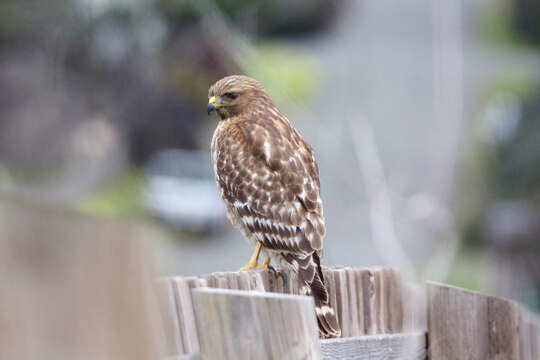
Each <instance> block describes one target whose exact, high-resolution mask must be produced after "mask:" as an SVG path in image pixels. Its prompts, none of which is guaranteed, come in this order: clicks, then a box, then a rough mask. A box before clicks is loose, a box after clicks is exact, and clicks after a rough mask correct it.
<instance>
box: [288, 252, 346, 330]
mask: <svg viewBox="0 0 540 360" xmlns="http://www.w3.org/2000/svg"><path fill="white" fill-rule="evenodd" d="M283 256H284V258H285V259H286V260H287V262H289V263H291V264H294V262H296V263H297V264H298V278H299V280H300V281H301V282H302V283H303V286H302V288H301V293H302V294H303V295H311V296H313V300H314V301H315V312H316V314H317V322H318V324H319V333H320V336H321V337H322V338H334V337H340V336H341V327H340V326H339V322H338V319H337V315H336V313H335V311H334V309H332V308H331V307H330V302H329V296H328V290H327V288H326V285H325V284H324V276H323V273H322V269H321V261H320V257H319V254H318V253H317V252H316V251H315V252H314V253H313V254H310V255H307V256H306V255H303V256H302V255H296V254H291V253H289V254H283Z"/></svg>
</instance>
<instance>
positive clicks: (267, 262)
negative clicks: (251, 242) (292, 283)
mask: <svg viewBox="0 0 540 360" xmlns="http://www.w3.org/2000/svg"><path fill="white" fill-rule="evenodd" d="M256 268H257V269H268V270H269V271H271V272H273V273H274V275H275V276H276V279H277V278H278V277H279V275H280V274H279V271H277V270H276V269H275V268H274V267H273V266H272V265H270V257H267V258H266V260H265V261H264V263H262V264H260V265H257V266H256Z"/></svg>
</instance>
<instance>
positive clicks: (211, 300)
mask: <svg viewBox="0 0 540 360" xmlns="http://www.w3.org/2000/svg"><path fill="white" fill-rule="evenodd" d="M284 275H285V276H283V277H280V278H278V279H276V278H275V277H274V276H273V274H271V273H269V272H267V271H264V270H256V271H246V272H231V273H214V274H210V275H203V276H198V277H169V278H163V279H160V280H159V281H158V282H157V286H156V287H157V290H158V294H159V299H160V304H161V310H162V311H161V313H162V318H163V322H164V324H165V326H164V332H163V337H164V338H165V339H166V341H165V343H166V347H165V350H164V354H163V356H164V357H171V359H184V358H193V359H196V358H202V359H321V358H322V359H425V358H426V357H427V356H428V355H429V358H430V359H460V360H462V359H524V360H530V359H540V349H539V344H540V321H539V320H538V319H537V318H536V317H535V316H533V315H532V314H529V313H527V312H526V311H525V310H524V309H523V308H522V307H521V306H520V305H519V304H517V303H515V302H512V301H509V300H505V299H500V298H496V297H492V296H486V295H482V294H478V293H474V292H471V291H467V290H464V289H459V288H456V287H451V286H447V285H444V284H439V283H434V282H428V283H427V284H426V285H425V286H419V285H411V284H404V283H403V281H402V280H401V276H400V274H399V272H398V271H397V270H396V269H392V268H360V269H357V268H330V269H325V270H324V275H325V279H326V281H327V283H328V286H329V289H330V293H331V299H330V302H331V304H332V306H333V307H334V308H335V310H336V311H337V314H338V318H339V321H340V324H341V327H342V338H339V339H324V340H319V339H318V330H317V322H316V319H315V315H314V314H315V311H314V307H313V301H312V299H311V298H309V297H305V296H299V295H298V286H297V284H296V283H295V282H294V281H291V280H290V277H289V276H287V275H288V274H284ZM426 289H427V292H426ZM426 294H427V296H426Z"/></svg>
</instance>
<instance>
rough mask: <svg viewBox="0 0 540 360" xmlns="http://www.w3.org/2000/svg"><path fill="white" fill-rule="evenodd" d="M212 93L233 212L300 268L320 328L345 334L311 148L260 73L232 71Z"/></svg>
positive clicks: (275, 257) (218, 157)
mask: <svg viewBox="0 0 540 360" xmlns="http://www.w3.org/2000/svg"><path fill="white" fill-rule="evenodd" d="M208 95H209V98H211V104H210V105H209V112H210V111H211V110H213V109H216V110H217V112H218V114H219V116H220V118H221V121H220V122H219V123H218V125H217V128H216V130H215V133H214V137H213V139H212V161H213V165H214V172H215V176H216V182H217V184H218V187H219V190H220V194H221V197H222V198H223V200H224V202H225V205H226V209H227V214H228V216H229V219H230V220H231V222H232V224H233V225H235V226H237V227H238V228H240V230H241V231H242V233H243V234H244V235H245V237H246V238H247V239H248V240H249V242H250V243H251V244H253V245H256V244H257V242H259V243H260V244H261V245H262V252H263V253H264V254H265V255H267V256H268V257H270V258H271V261H272V264H274V265H275V266H276V267H278V268H292V269H293V270H294V271H295V272H296V273H297V274H298V279H299V281H300V282H301V284H302V292H303V293H304V294H306V295H313V297H314V300H315V306H316V310H317V318H318V320H319V328H320V331H321V334H322V335H323V336H325V337H334V336H339V334H340V328H339V324H338V322H337V318H336V316H335V313H334V311H333V309H331V308H330V307H329V305H328V292H327V289H326V287H325V285H324V280H323V274H322V271H321V265H320V259H321V252H322V240H323V236H324V234H325V224H324V217H323V206H322V202H321V198H320V196H319V188H320V184H319V169H318V166H317V162H316V161H315V157H314V155H313V151H312V149H311V147H310V146H309V144H308V143H307V142H306V141H305V140H304V139H303V138H302V136H301V135H300V134H299V133H298V131H296V129H294V127H292V125H291V124H290V122H289V121H288V120H287V118H286V117H285V116H284V115H282V114H281V113H280V112H279V110H278V109H277V108H276V106H275V105H274V103H273V102H272V100H271V99H270V97H269V95H268V94H267V92H266V91H265V90H264V88H263V87H262V85H261V84H260V83H259V82H257V81H256V80H254V79H251V78H249V77H247V76H236V75H235V76H229V77H226V78H224V79H221V80H219V81H218V82H216V83H215V84H214V85H212V87H210V90H209V93H208ZM216 99H217V100H216ZM216 101H217V102H218V103H217V104H216Z"/></svg>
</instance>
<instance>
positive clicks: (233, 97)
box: [223, 92, 238, 99]
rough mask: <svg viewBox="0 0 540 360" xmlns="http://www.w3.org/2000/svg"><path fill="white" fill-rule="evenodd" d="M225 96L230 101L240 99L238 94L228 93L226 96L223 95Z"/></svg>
mask: <svg viewBox="0 0 540 360" xmlns="http://www.w3.org/2000/svg"><path fill="white" fill-rule="evenodd" d="M223 96H225V97H228V98H229V99H236V98H237V97H238V94H237V93H233V92H226V93H225V94H223Z"/></svg>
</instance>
